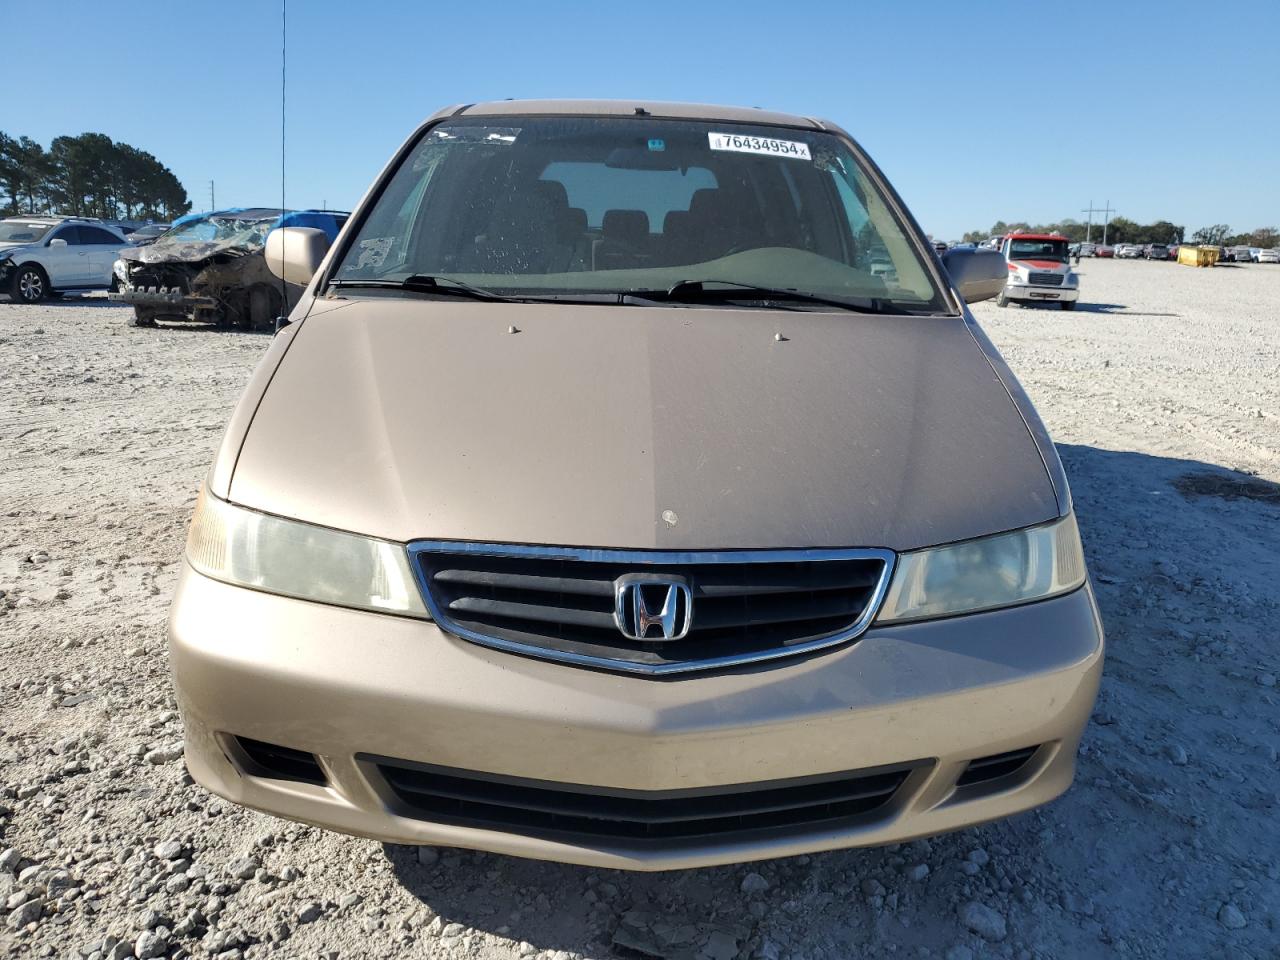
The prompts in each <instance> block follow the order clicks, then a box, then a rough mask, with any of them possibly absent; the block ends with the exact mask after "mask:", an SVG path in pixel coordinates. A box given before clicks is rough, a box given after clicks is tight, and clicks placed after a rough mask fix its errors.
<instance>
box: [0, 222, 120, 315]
mask: <svg viewBox="0 0 1280 960" xmlns="http://www.w3.org/2000/svg"><path fill="white" fill-rule="evenodd" d="M127 246H129V241H128V240H126V239H125V238H124V235H123V234H122V233H120V232H119V231H118V230H116V228H115V227H112V226H110V225H108V224H105V223H102V222H101V221H98V220H89V219H84V218H78V217H10V218H9V219H7V220H0V292H4V293H7V294H9V296H10V297H11V298H12V299H13V300H14V301H16V302H21V303H39V302H40V301H41V300H44V299H45V298H46V297H48V296H49V295H50V294H53V293H63V292H66V291H72V290H105V289H109V288H110V287H111V285H112V282H113V280H114V277H115V274H114V273H113V272H112V269H111V268H112V264H114V263H115V261H116V258H117V257H118V256H119V255H120V251H121V250H123V249H124V248H125V247H127Z"/></svg>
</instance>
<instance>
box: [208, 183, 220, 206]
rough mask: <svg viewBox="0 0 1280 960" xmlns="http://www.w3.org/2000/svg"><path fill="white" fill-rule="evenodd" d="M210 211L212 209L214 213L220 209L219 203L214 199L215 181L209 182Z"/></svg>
mask: <svg viewBox="0 0 1280 960" xmlns="http://www.w3.org/2000/svg"><path fill="white" fill-rule="evenodd" d="M209 209H210V210H211V211H212V210H217V209H218V202H217V201H216V200H215V199H214V193H213V181H212V180H210V181H209Z"/></svg>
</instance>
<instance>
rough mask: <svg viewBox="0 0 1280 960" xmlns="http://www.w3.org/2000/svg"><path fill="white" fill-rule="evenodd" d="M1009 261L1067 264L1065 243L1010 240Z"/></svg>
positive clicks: (1059, 241) (1058, 241)
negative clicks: (1045, 261)
mask: <svg viewBox="0 0 1280 960" xmlns="http://www.w3.org/2000/svg"><path fill="white" fill-rule="evenodd" d="M1009 259H1010V260H1052V261H1054V262H1056V263H1066V262H1067V241H1065V240H1010V241H1009Z"/></svg>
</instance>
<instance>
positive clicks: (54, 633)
mask: <svg viewBox="0 0 1280 960" xmlns="http://www.w3.org/2000/svg"><path fill="white" fill-rule="evenodd" d="M1081 269H1082V273H1083V275H1084V280H1083V287H1084V291H1085V293H1086V295H1087V296H1088V298H1090V300H1091V301H1094V302H1090V303H1086V304H1082V305H1081V307H1080V309H1078V310H1077V311H1076V312H1075V313H1064V312H1060V311H1057V310H1051V309H1026V308H1017V307H1010V308H1009V309H1007V310H1000V309H998V308H996V307H995V306H994V304H991V303H988V304H981V305H979V306H978V314H979V318H980V320H981V321H982V323H983V324H984V325H985V326H986V328H987V330H988V331H989V332H990V334H991V336H992V338H993V339H994V340H995V341H996V343H997V344H998V345H999V346H1000V348H1001V349H1002V351H1003V352H1004V354H1005V356H1006V358H1007V359H1008V360H1009V362H1010V364H1011V365H1012V366H1013V368H1014V369H1015V370H1016V371H1017V372H1018V374H1019V376H1020V377H1021V378H1022V379H1023V382H1024V383H1025V385H1026V386H1027V388H1028V390H1029V391H1030V393H1031V395H1032V397H1033V398H1034V399H1035V401H1036V403H1037V405H1038V407H1039V409H1040V411H1041V413H1042V414H1043V415H1044V417H1045V419H1046V420H1047V421H1048V423H1049V427H1050V429H1051V430H1052V431H1053V433H1054V436H1055V438H1056V439H1057V441H1058V443H1059V445H1060V448H1061V451H1062V456H1063V460H1064V461H1065V463H1066V467H1067V472H1068V474H1069V475H1070V478H1071V482H1072V486H1073V490H1074V493H1075V498H1076V505H1077V510H1078V513H1079V515H1080V521H1081V527H1082V529H1083V533H1084V537H1085V546H1086V549H1087V551H1088V554H1089V561H1090V566H1091V569H1092V571H1093V576H1094V579H1095V583H1096V586H1097V589H1098V595H1099V600H1100V602H1101V604H1102V608H1103V615H1104V618H1105V620H1106V625H1107V630H1108V640H1109V644H1110V647H1109V658H1108V663H1107V670H1106V676H1105V678H1104V680H1103V685H1102V693H1101V697H1100V699H1099V702H1098V706H1097V710H1096V712H1095V713H1094V717H1093V722H1092V723H1091V725H1090V727H1089V730H1088V733H1087V734H1086V736H1085V739H1084V743H1083V745H1082V747H1081V756H1080V770H1079V775H1078V777H1077V780H1076V785H1075V786H1074V787H1073V788H1072V790H1071V791H1070V792H1069V793H1068V794H1067V795H1066V796H1065V797H1063V798H1062V799H1061V800H1059V801H1057V802H1056V803H1054V804H1051V805H1050V806H1049V807H1047V808H1045V809H1042V810H1040V811H1036V812H1033V813H1029V814H1025V815H1023V816H1020V817H1017V818H1015V819H1013V820H1010V821H1006V822H1002V823H995V824H991V825H988V826H984V827H980V828H975V829H971V830H967V831H964V832H961V833H957V834H952V835H949V836H945V837H938V838H935V839H932V840H927V841H917V842H914V843H910V844H905V845H901V846H897V847H890V848H885V849H874V850H854V851H847V852H840V853H833V854H824V855H821V856H813V857H797V858H794V859H789V860H780V861H773V862H769V863H763V864H755V865H750V866H744V867H739V868H718V869H709V870H699V871H688V872H683V873H674V874H658V875H639V874H636V875H633V874H620V873H610V872H608V871H601V870H588V869H583V868H578V867H568V866H562V865H556V864H543V863H535V862H527V861H520V860H514V859H509V858H505V857H499V856H492V855H486V854H477V853H470V852H463V851H453V850H436V849H432V848H423V849H421V850H418V849H415V848H409V847H395V846H384V845H381V844H378V843H374V842H371V841H366V840H358V839H353V838H349V837H342V836H338V835H335V834H331V833H327V832H325V831H322V830H318V829H315V828H311V827H306V826H302V825H298V824H291V823H287V822H284V821H281V820H276V819H273V818H271V817H268V816H264V815H260V814H256V813H251V812H248V811H244V810H240V809H236V808H234V807H232V806H230V805H228V804H226V803H224V802H222V801H221V800H218V799H216V798H214V797H212V796H210V795H209V794H207V793H206V792H205V791H203V790H202V789H200V788H198V787H196V786H194V785H193V784H192V783H191V781H190V780H189V779H188V777H187V776H186V773H185V770H184V768H183V764H182V761H181V737H182V730H181V725H180V723H179V719H178V716H177V713H176V711H175V705H174V700H173V696H172V692H171V689H170V684H169V678H168V666H167V663H166V660H165V646H164V620H165V612H166V605H167V603H168V597H169V593H170V591H171V589H172V587H173V584H174V577H175V573H176V569H177V565H176V560H177V558H178V555H179V551H180V549H181V542H182V537H183V531H184V527H185V524H186V519H187V516H188V514H189V511H190V509H191V506H192V503H193V500H194V494H195V490H196V487H197V484H198V483H199V481H200V478H201V476H202V474H203V472H204V471H205V469H206V468H207V465H208V463H209V462H210V460H211V458H212V455H213V451H214V447H215V444H216V442H217V439H218V436H219V432H220V430H221V428H222V425H223V422H224V420H225V418H226V417H227V415H228V413H229V411H230V408H231V405H232V403H233V402H234V400H235V397H236V395H237V393H238V392H239V390H240V389H241V386H242V385H243V383H244V381H245V379H246V378H247V376H248V374H249V371H250V368H251V367H252V365H253V363H254V361H255V359H256V358H257V356H258V355H259V354H260V353H261V352H262V350H263V348H264V346H265V344H266V342H267V341H266V339H265V338H264V337H263V336H260V335H249V334H235V333H216V332H212V331H208V330H188V329H163V330H136V329H132V328H129V327H127V326H126V325H125V318H126V311H125V310H122V309H120V308H116V307H114V306H111V305H110V304H108V303H107V302H106V301H105V300H103V299H100V298H84V299H68V300H66V301H63V302H59V303H52V304H49V305H46V306H41V307H37V308H24V307H20V306H17V305H12V304H8V303H0V383H3V385H4V391H3V394H2V395H0V518H2V522H0V651H2V655H0V945H4V946H6V947H7V948H8V954H9V955H10V956H15V957H25V956H32V955H34V956H59V957H75V956H81V957H86V958H105V957H110V958H114V960H118V958H121V957H130V956H137V957H159V956H167V957H183V956H194V957H206V956H219V957H222V958H224V960H237V958H240V957H244V958H253V957H266V956H281V957H316V956H320V957H326V958H334V957H342V958H347V957H387V956H395V955H406V956H407V955H422V956H449V957H462V956H467V957H481V958H490V957H493V958H497V957H516V956H519V957H534V956H536V957H539V958H544V960H570V958H578V957H610V956H630V957H638V956H656V957H667V958H685V957H688V958H708V960H732V958H734V957H743V958H747V957H751V958H765V960H774V958H784V957H790V958H808V957H833V958H836V957H839V958H843V957H851V956H859V957H881V956H891V955H897V956H911V957H917V956H918V957H944V958H948V960H962V958H969V957H984V956H994V957H1036V958H1041V957H1093V956H1125V957H1149V958H1166V957H1196V958H1199V957H1205V956H1233V957H1256V958H1263V957H1277V956H1280V953H1277V946H1276V944H1277V943H1278V942H1280V883H1278V882H1277V881H1280V830H1277V829H1276V827H1275V824H1276V822H1277V805H1278V804H1280V765H1278V764H1277V747H1278V746H1280V709H1278V708H1277V690H1276V674H1278V673H1280V664H1278V663H1277V654H1276V648H1277V642H1278V641H1280V616H1278V613H1280V546H1278V545H1277V544H1278V542H1280V536H1277V534H1278V532H1280V485H1277V483H1276V481H1280V378H1278V377H1277V371H1280V311H1278V309H1277V304H1280V267H1274V266H1271V265H1247V266H1241V267H1235V268H1227V267H1223V268H1217V269H1213V270H1193V269H1191V268H1186V267H1180V266H1177V265H1175V264H1164V263H1146V262H1123V263H1115V262H1107V261H1086V263H1085V264H1084V266H1083V267H1082V268H1081ZM1226 468H1230V469H1231V470H1235V471H1240V472H1236V473H1233V472H1229V471H1228V469H1226Z"/></svg>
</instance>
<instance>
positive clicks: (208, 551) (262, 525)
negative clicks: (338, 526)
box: [187, 490, 427, 617]
mask: <svg viewBox="0 0 1280 960" xmlns="http://www.w3.org/2000/svg"><path fill="white" fill-rule="evenodd" d="M187 560H188V561H189V562H190V564H191V566H192V567H194V568H195V569H196V570H198V571H199V572H200V573H203V574H204V575H205V576H207V577H212V578H213V579H214V580H221V581H223V582H224V583H233V584H236V585H237V586H241V587H250V588H252V589H254V590H262V591H264V592H265V593H278V594H281V595H283V596H286V597H298V598H299V599H302V600H314V601H316V602H317V603H331V604H334V605H336V606H340V607H356V608H358V609H361V610H374V611H377V612H379V613H398V614H401V615H403V616H410V617H426V616H427V611H426V608H425V607H424V606H423V604H422V596H421V594H420V593H419V592H418V588H417V585H416V584H415V583H414V579H413V573H412V571H411V570H410V569H409V559H408V556H407V554H406V553H405V548H404V545H403V544H399V543H392V542H390V541H388V540H375V539H373V538H372V537H362V536H359V535H357V534H354V533H343V532H341V531H339V530H330V529H329V528H327V527H318V526H315V525H314V524H310V523H302V522H300V521H298V520H285V519H283V518H282V517H273V516H271V515H269V514H265V513H258V512H257V511H255V510H246V509H244V508H243V507H237V506H233V505H232V504H229V503H227V502H226V501H224V500H219V499H218V498H216V497H214V496H212V495H210V494H208V493H206V492H205V491H203V490H202V491H201V492H200V497H199V499H198V500H197V501H196V512H195V516H194V517H193V518H192V520H191V530H190V532H189V533H188V534H187Z"/></svg>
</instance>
